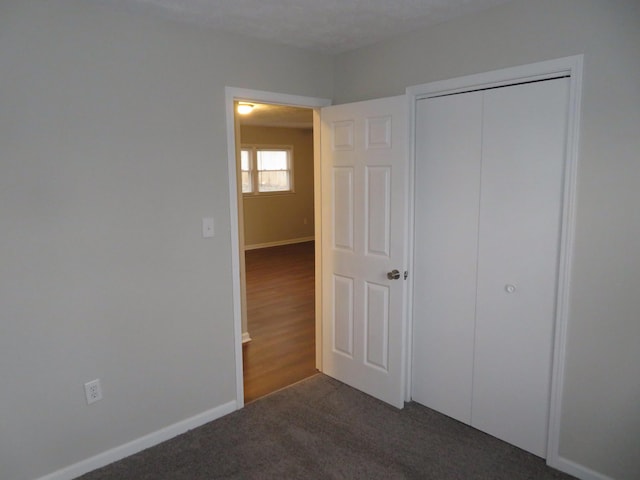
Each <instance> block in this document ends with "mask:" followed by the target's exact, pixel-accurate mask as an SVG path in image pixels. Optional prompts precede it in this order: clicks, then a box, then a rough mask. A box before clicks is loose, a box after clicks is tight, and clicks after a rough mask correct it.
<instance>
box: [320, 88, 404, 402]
mask: <svg viewBox="0 0 640 480" xmlns="http://www.w3.org/2000/svg"><path fill="white" fill-rule="evenodd" d="M406 116H407V115H406V97H404V96H400V97H391V98H383V99H376V100H371V101H366V102H358V103H353V104H345V105H338V106H333V107H325V108H323V109H322V112H321V152H322V154H321V155H322V159H321V170H322V198H323V204H322V272H323V273H322V279H323V280H322V281H323V285H322V298H323V322H322V325H323V335H322V336H323V341H322V345H323V356H322V370H323V372H324V373H326V374H327V375H330V376H332V377H334V378H336V379H338V380H341V381H343V382H345V383H347V384H349V385H351V386H353V387H355V388H357V389H359V390H362V391H364V392H366V393H368V394H370V395H372V396H375V397H377V398H379V399H381V400H383V401H385V402H387V403H390V404H392V405H394V406H396V407H398V408H401V407H402V406H403V405H404V391H403V390H404V378H403V375H404V364H403V361H404V355H405V353H404V349H403V339H404V332H405V329H404V320H403V312H404V301H405V285H406V281H405V279H404V275H403V274H404V270H405V264H406V259H405V254H406V251H405V250H406V248H405V243H406V208H407V198H406V196H407V179H406V171H407V157H406V145H405V144H406ZM393 270H397V271H398V275H397V276H398V278H396V279H390V278H388V273H389V272H393Z"/></svg>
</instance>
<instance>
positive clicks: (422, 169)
mask: <svg viewBox="0 0 640 480" xmlns="http://www.w3.org/2000/svg"><path fill="white" fill-rule="evenodd" d="M416 115H417V116H416V152H417V155H416V172H415V177H416V180H415V181H416V184H415V185H416V186H415V252H414V266H415V269H414V270H415V271H414V279H413V281H414V302H413V307H414V311H413V315H414V317H413V318H414V331H413V361H412V370H413V382H412V398H413V399H414V400H415V401H417V402H419V403H422V404H424V405H426V406H428V407H430V408H433V409H435V410H438V411H440V412H442V413H444V414H446V415H449V416H451V417H453V418H456V419H458V420H460V421H463V422H466V423H469V422H470V421H471V388H472V371H473V342H474V338H473V335H474V317H475V298H476V258H477V238H478V202H479V195H480V181H479V179H480V161H479V158H480V157H479V155H480V148H481V132H482V128H481V118H482V94H481V93H468V94H464V95H453V96H445V97H438V98H431V99H425V100H420V101H419V102H418V105H417V112H416Z"/></svg>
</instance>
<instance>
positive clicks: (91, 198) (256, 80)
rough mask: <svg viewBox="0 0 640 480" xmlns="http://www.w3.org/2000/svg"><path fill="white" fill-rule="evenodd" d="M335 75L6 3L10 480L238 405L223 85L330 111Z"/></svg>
mask: <svg viewBox="0 0 640 480" xmlns="http://www.w3.org/2000/svg"><path fill="white" fill-rule="evenodd" d="M116 3H117V2H116ZM331 72H332V63H331V59H330V58H329V57H326V56H322V55H314V54H312V53H309V52H303V51H301V50H298V49H294V48H286V47H281V46H270V45H268V44H265V42H261V41H252V40H246V39H243V38H240V37H236V36H232V35H227V34H217V33H212V32H210V31H208V30H206V29H203V28H200V27H197V26H193V25H190V24H183V23H180V22H173V21H168V20H165V19H164V18H163V17H156V16H155V15H152V14H144V13H143V14H138V13H136V12H129V11H128V10H121V9H119V8H118V7H114V6H112V5H111V2H105V4H104V6H102V5H101V2H92V1H86V0H57V1H55V2H52V1H50V0H2V1H0V105H1V107H0V229H1V234H0V256H1V260H0V478H2V479H7V480H32V479H35V478H39V477H41V476H43V475H45V474H49V473H51V472H54V471H56V470H58V469H60V468H63V467H66V466H68V465H70V464H74V463H76V462H80V461H82V460H85V459H87V458H89V457H92V456H94V455H97V454H100V453H102V452H105V451H107V450H109V449H111V448H114V447H118V446H121V445H123V444H126V443H127V442H130V441H133V440H136V439H139V438H140V437H143V436H144V435H147V434H149V433H151V432H155V431H157V430H160V429H162V428H165V427H167V426H169V425H172V424H174V423H176V422H180V421H183V420H185V419H187V418H190V417H192V416H194V415H199V414H205V415H207V414H208V412H210V411H211V409H215V408H216V407H219V406H221V405H225V404H227V403H228V402H230V401H233V400H234V399H235V395H236V386H235V357H234V337H233V328H234V321H233V309H232V307H233V305H232V286H231V283H230V281H229V279H230V278H231V277H232V275H231V237H230V208H229V187H228V185H229V180H228V178H229V173H228V169H227V165H228V163H227V144H226V134H227V132H226V116H225V86H227V85H228V86H234V87H242V88H250V89H256V90H266V91H273V92H283V93H289V94H297V95H307V96H315V97H331V96H332V92H331V89H332V83H333V80H332V73H331ZM209 216H211V217H214V218H215V222H216V236H215V237H214V238H212V239H203V238H202V234H201V231H202V229H201V228H202V227H201V219H202V217H209ZM94 378H100V379H101V380H102V386H103V392H104V399H103V400H102V401H100V402H98V403H96V404H94V405H91V406H87V405H86V403H85V399H84V392H83V386H82V385H83V383H84V382H86V381H89V380H92V379H94Z"/></svg>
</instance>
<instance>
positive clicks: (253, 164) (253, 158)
mask: <svg viewBox="0 0 640 480" xmlns="http://www.w3.org/2000/svg"><path fill="white" fill-rule="evenodd" d="M268 150H276V151H286V152H287V167H288V168H287V171H288V172H289V189H288V190H278V191H267V192H261V191H259V185H258V178H259V173H260V171H259V170H258V152H259V151H268ZM240 151H241V152H242V151H248V152H249V170H248V172H249V182H250V183H251V191H250V192H242V195H243V196H244V197H263V196H269V195H291V194H293V193H295V189H294V171H293V164H294V161H293V145H263V144H242V145H241V146H240ZM241 155H242V153H241ZM245 171H246V170H242V164H241V165H240V175H242V173H244V172H245ZM241 183H242V182H241Z"/></svg>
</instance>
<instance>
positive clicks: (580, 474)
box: [549, 457, 613, 480]
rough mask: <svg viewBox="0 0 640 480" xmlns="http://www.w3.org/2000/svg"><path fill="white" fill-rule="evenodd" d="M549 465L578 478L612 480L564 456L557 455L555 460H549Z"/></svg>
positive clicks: (581, 479) (584, 479) (583, 479)
mask: <svg viewBox="0 0 640 480" xmlns="http://www.w3.org/2000/svg"><path fill="white" fill-rule="evenodd" d="M549 466H550V467H553V468H555V469H556V470H560V471H561V472H564V473H568V474H569V475H573V476H574V477H576V478H579V479H580V480H613V478H612V477H607V476H606V475H604V474H602V473H600V472H596V471H595V470H591V469H589V468H587V467H585V466H584V465H580V464H579V463H576V462H572V461H571V460H567V459H566V458H562V457H558V458H557V460H556V461H555V462H552V463H551V462H550V463H549Z"/></svg>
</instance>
